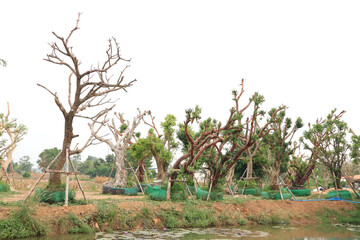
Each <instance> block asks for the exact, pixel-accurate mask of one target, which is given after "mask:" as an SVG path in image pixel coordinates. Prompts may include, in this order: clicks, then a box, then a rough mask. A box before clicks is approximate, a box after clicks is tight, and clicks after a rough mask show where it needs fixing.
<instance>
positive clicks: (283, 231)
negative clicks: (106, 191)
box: [26, 224, 360, 240]
mask: <svg viewBox="0 0 360 240" xmlns="http://www.w3.org/2000/svg"><path fill="white" fill-rule="evenodd" d="M65 239H66V240H88V239H89V240H90V239H97V240H109V239H179V240H185V239H186V240H195V239H196V240H200V239H241V240H251V239H252V240H254V239H256V240H330V239H331V240H360V226H355V225H344V224H335V225H311V226H293V225H280V226H244V227H240V228H206V229H199V228H196V229H166V228H164V229H150V230H133V231H121V232H114V233H111V234H109V233H96V234H95V235H87V234H76V235H63V236H62V235H58V236H51V237H38V238H27V239H26V240H65Z"/></svg>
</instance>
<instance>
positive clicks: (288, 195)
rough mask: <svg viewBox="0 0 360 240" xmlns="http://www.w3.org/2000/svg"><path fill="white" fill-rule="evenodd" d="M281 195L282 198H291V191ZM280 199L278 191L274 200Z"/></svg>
mask: <svg viewBox="0 0 360 240" xmlns="http://www.w3.org/2000/svg"><path fill="white" fill-rule="evenodd" d="M282 196H283V199H291V193H283V194H282ZM280 199H281V195H280V193H278V194H277V195H276V198H275V200H280Z"/></svg>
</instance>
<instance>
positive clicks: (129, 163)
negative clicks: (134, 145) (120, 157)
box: [125, 158, 145, 196]
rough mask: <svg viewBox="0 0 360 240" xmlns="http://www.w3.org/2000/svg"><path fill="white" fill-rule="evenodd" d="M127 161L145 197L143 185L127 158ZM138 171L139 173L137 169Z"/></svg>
mask: <svg viewBox="0 0 360 240" xmlns="http://www.w3.org/2000/svg"><path fill="white" fill-rule="evenodd" d="M125 160H126V161H127V163H128V164H129V166H130V167H131V170H132V172H133V175H134V176H135V178H136V181H137V183H138V184H139V186H140V190H141V193H142V195H143V196H145V193H144V190H143V188H142V186H141V183H140V181H139V179H138V177H137V176H136V172H135V171H134V168H133V167H132V165H131V163H130V162H129V161H128V160H127V159H126V158H125ZM138 167H139V166H138ZM136 171H137V169H136Z"/></svg>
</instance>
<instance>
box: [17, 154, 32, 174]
mask: <svg viewBox="0 0 360 240" xmlns="http://www.w3.org/2000/svg"><path fill="white" fill-rule="evenodd" d="M13 167H14V171H15V172H17V173H22V172H31V170H32V167H33V164H32V163H31V161H30V157H29V156H23V157H21V158H20V159H19V161H18V162H15V163H13Z"/></svg>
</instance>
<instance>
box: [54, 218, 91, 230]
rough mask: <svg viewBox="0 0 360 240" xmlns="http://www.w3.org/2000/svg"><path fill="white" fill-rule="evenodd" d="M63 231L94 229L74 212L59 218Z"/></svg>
mask: <svg viewBox="0 0 360 240" xmlns="http://www.w3.org/2000/svg"><path fill="white" fill-rule="evenodd" d="M59 227H60V232H61V233H92V232H93V231H94V230H93V229H92V228H91V227H90V226H89V225H87V224H86V223H85V221H83V220H80V219H79V218H78V217H77V216H76V215H75V214H74V213H69V215H68V216H67V217H62V218H60V219H59Z"/></svg>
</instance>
